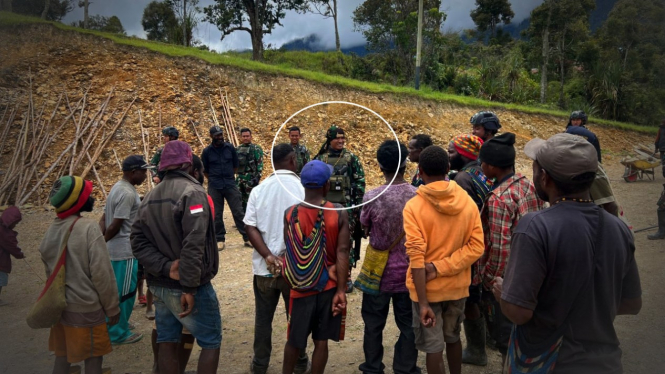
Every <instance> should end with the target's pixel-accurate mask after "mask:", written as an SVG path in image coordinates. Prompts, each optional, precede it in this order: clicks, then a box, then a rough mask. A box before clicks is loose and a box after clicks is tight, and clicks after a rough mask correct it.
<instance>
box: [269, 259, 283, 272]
mask: <svg viewBox="0 0 665 374" xmlns="http://www.w3.org/2000/svg"><path fill="white" fill-rule="evenodd" d="M266 265H267V266H268V271H269V272H270V274H272V275H282V259H281V258H280V257H277V256H275V255H268V257H266Z"/></svg>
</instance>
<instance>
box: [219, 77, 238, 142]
mask: <svg viewBox="0 0 665 374" xmlns="http://www.w3.org/2000/svg"><path fill="white" fill-rule="evenodd" d="M220 94H221V89H220ZM224 108H225V109H226V111H227V113H228V115H229V121H230V122H231V130H233V138H234V139H235V141H236V147H237V146H238V144H240V142H239V141H238V134H237V133H236V128H235V125H234V124H233V118H231V109H230V108H229V93H228V91H227V90H226V87H224Z"/></svg>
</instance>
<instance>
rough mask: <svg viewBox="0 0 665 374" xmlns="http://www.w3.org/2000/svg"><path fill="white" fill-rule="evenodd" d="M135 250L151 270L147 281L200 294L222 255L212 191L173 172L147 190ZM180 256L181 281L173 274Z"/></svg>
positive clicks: (134, 237) (135, 234) (134, 229)
mask: <svg viewBox="0 0 665 374" xmlns="http://www.w3.org/2000/svg"><path fill="white" fill-rule="evenodd" d="M130 240H131V243H132V252H133V253H134V256H135V257H136V258H137V260H138V261H139V263H140V264H141V265H143V267H144V268H145V270H146V272H147V274H148V284H149V285H153V286H161V287H167V288H174V289H182V290H183V291H185V292H189V293H196V289H197V287H199V286H200V285H203V284H206V283H208V282H210V280H211V279H212V278H214V277H215V275H216V274H217V270H218V267H219V254H218V253H217V246H216V240H215V227H214V217H213V216H212V213H211V210H210V205H209V203H208V195H207V194H206V192H205V190H204V189H203V187H202V186H201V184H199V182H198V181H196V180H195V179H194V178H192V177H191V176H190V175H189V174H187V173H185V172H182V171H169V172H167V173H166V175H165V176H164V180H163V181H162V182H161V183H160V184H158V185H157V187H155V189H154V190H152V191H151V192H149V193H148V194H147V195H146V196H145V198H144V199H143V201H142V202H141V205H140V206H139V211H138V213H137V215H136V220H135V221H134V225H133V226H132V234H131V236H130ZM177 259H180V265H179V275H180V280H179V281H177V280H174V279H171V278H170V277H169V271H170V269H171V265H172V263H173V261H175V260H177Z"/></svg>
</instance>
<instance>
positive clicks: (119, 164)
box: [111, 148, 122, 171]
mask: <svg viewBox="0 0 665 374" xmlns="http://www.w3.org/2000/svg"><path fill="white" fill-rule="evenodd" d="M111 150H112V151H113V155H114V156H115V160H116V161H117V162H118V169H120V171H122V164H121V163H120V159H119V158H118V154H117V153H115V148H111Z"/></svg>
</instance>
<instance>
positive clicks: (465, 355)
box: [462, 316, 487, 366]
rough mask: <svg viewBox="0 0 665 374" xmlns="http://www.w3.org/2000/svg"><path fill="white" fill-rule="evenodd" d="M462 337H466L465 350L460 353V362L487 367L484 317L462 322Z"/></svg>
mask: <svg viewBox="0 0 665 374" xmlns="http://www.w3.org/2000/svg"><path fill="white" fill-rule="evenodd" d="M463 324H464V335H465V336H466V349H465V350H464V351H463V352H462V362H463V363H465V364H471V365H477V366H485V365H487V353H485V328H486V325H485V317H483V316H481V317H480V318H478V319H476V320H473V321H471V320H464V322H463Z"/></svg>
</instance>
